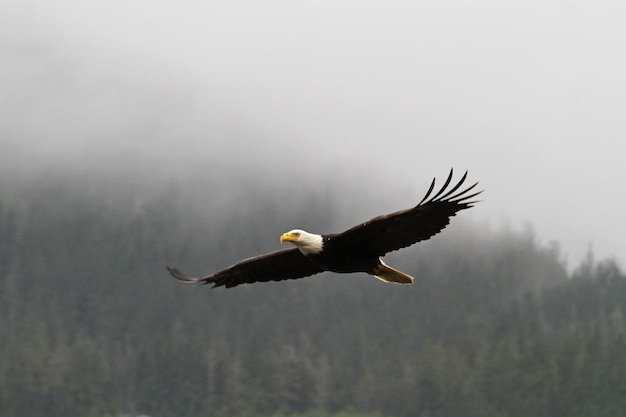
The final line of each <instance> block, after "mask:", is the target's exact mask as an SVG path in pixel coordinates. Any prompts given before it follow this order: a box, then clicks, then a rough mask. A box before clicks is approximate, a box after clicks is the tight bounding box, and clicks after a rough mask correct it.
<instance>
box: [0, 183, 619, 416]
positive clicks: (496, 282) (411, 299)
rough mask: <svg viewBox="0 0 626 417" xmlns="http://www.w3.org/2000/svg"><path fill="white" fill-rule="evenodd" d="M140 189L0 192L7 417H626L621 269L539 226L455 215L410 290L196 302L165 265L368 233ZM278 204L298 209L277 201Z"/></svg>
mask: <svg viewBox="0 0 626 417" xmlns="http://www.w3.org/2000/svg"><path fill="white" fill-rule="evenodd" d="M258 181H261V180H258ZM337 187H339V186H337ZM146 188H149V189H150V190H149V191H146V189H145V188H144V187H143V186H141V184H135V183H131V184H129V183H122V182H120V181H104V180H95V179H88V180H85V179H84V178H80V176H65V175H56V174H54V173H51V174H50V175H48V174H42V175H40V176H34V177H33V178H26V179H24V178H22V179H21V180H20V181H17V180H16V181H15V182H11V181H7V180H5V181H3V182H2V183H1V186H0V259H1V262H0V265H2V271H1V273H0V329H1V331H2V337H1V338H0V357H2V361H1V362H0V414H1V415H2V416H4V417H29V416H33V417H34V416H43V415H48V416H76V417H105V416H108V417H117V416H121V415H126V416H131V415H132V416H136V415H146V416H151V417H166V416H168V417H169V416H172V417H174V416H176V417H192V416H216V417H222V416H223V417H226V416H242V417H246V416H250V417H252V416H260V417H264V416H267V417H279V416H280V417H326V416H333V417H354V416H366V417H409V416H411V417H414V416H419V417H447V416H449V417H508V416H510V417H519V416H535V417H548V416H549V417H558V416H563V417H575V416H581V417H593V416H613V417H617V416H625V415H626V322H625V318H624V312H625V311H626V275H625V273H624V272H623V271H622V270H621V269H620V267H619V265H618V264H617V263H616V262H614V261H613V260H611V259H601V260H596V259H594V256H593V253H591V252H590V253H589V255H588V257H587V259H586V260H584V261H583V262H581V263H580V264H579V265H574V266H571V267H568V266H567V265H566V262H565V261H564V260H563V259H562V254H561V253H560V250H559V246H558V244H557V243H549V244H546V243H543V242H541V241H539V240H538V239H537V238H536V237H535V236H534V234H533V232H532V230H530V229H529V230H525V231H514V230H510V229H508V228H506V227H501V228H500V227H499V228H494V227H492V226H488V225H483V224H480V223H479V222H472V221H469V220H467V219H466V218H465V217H464V216H465V214H464V213H461V214H460V215H459V216H457V217H456V218H454V219H453V221H452V223H451V225H450V226H449V227H448V229H446V230H445V231H444V233H442V234H441V235H437V236H436V237H435V238H433V239H432V240H431V241H429V242H426V243H424V244H420V245H418V246H414V247H411V248H408V249H405V250H403V251H401V252H398V253H394V254H391V255H390V256H389V258H390V263H391V264H392V265H394V266H396V267H398V268H399V269H401V270H403V271H406V272H408V273H411V275H414V276H415V277H416V282H415V283H414V284H413V285H412V286H401V285H391V284H384V283H381V282H380V281H378V280H376V279H373V278H371V277H369V276H366V275H362V274H354V275H334V274H323V275H319V276H316V277H311V278H307V279H303V280H296V281H287V282H278V283H262V284H255V285H243V286H239V287H236V288H233V289H223V288H219V289H210V288H209V287H193V286H191V287H190V286H184V285H179V284H178V283H177V282H175V281H174V280H173V279H171V278H170V277H169V275H168V274H167V271H166V270H165V268H164V267H165V265H174V266H178V267H180V268H181V269H183V270H185V271H188V272H190V273H194V274H202V273H208V272H211V271H213V270H216V269H219V268H221V267H225V266H228V265H230V264H232V263H234V262H235V261H237V260H239V259H241V258H244V257H248V256H253V255H255V254H258V253H262V252H267V251H271V250H276V249H278V248H279V246H278V237H279V235H280V233H282V232H283V231H285V230H289V229H291V228H293V227H303V228H306V229H309V230H312V231H319V232H329V231H333V229H334V228H335V227H337V224H343V225H345V226H350V225H351V223H356V222H358V221H362V220H365V219H364V218H361V217H359V215H360V213H353V212H351V210H352V208H353V207H352V206H350V204H349V203H346V204H345V205H343V206H342V205H341V204H340V203H338V202H337V201H340V199H337V198H334V197H335V196H336V195H335V194H334V193H335V191H333V189H326V188H323V187H317V188H312V189H311V190H308V191H304V190H302V189H301V187H299V186H298V187H297V186H294V187H293V188H291V189H289V190H285V189H284V188H282V187H272V186H271V185H268V184H263V185H262V186H261V184H259V183H255V184H250V183H245V182H243V181H240V182H236V183H234V184H233V183H231V184H229V185H228V187H227V186H226V185H222V184H221V183H220V182H219V181H217V180H212V181H208V182H207V184H206V185H205V186H204V187H193V186H189V187H182V186H180V185H178V183H177V182H175V181H173V182H171V183H168V184H166V185H164V186H163V187H162V188H161V187H160V186H157V185H153V186H151V187H146ZM229 189H230V190H232V189H237V190H238V191H237V192H236V193H234V194H233V193H232V192H230V193H227V190H229ZM361 191H362V193H361V194H360V196H361V198H365V197H366V196H367V191H366V190H365V189H364V188H363V189H362V190H361ZM286 192H290V198H292V199H296V200H300V201H301V204H298V205H294V206H285V205H279V204H278V203H277V201H280V200H281V196H284V195H285V193H286ZM357 192H358V190H357V191H355V194H356V193H357ZM417 197H418V196H415V199H417ZM412 199H413V198H411V200H412ZM472 210H479V206H477V207H476V208H475V209H472ZM339 213H341V214H339ZM338 216H341V217H342V219H346V220H345V221H346V223H343V220H341V221H339V220H337V217H338Z"/></svg>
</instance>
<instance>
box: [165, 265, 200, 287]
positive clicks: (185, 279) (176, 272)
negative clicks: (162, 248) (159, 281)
mask: <svg viewBox="0 0 626 417" xmlns="http://www.w3.org/2000/svg"><path fill="white" fill-rule="evenodd" d="M165 268H166V269H167V271H168V272H169V273H170V275H171V276H173V277H174V278H176V279H177V280H179V281H180V282H182V283H183V284H198V283H200V281H201V280H200V279H199V278H194V277H190V276H189V275H187V274H185V273H184V272H183V271H181V270H180V269H178V268H174V267H170V266H166V267H165Z"/></svg>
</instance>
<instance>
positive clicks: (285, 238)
mask: <svg viewBox="0 0 626 417" xmlns="http://www.w3.org/2000/svg"><path fill="white" fill-rule="evenodd" d="M295 240H298V239H297V238H296V237H295V236H294V235H293V233H283V234H282V235H280V243H284V242H293V241H295Z"/></svg>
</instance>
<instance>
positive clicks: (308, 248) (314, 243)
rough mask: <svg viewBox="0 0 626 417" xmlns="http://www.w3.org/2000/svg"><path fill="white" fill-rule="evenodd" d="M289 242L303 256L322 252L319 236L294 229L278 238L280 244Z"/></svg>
mask: <svg viewBox="0 0 626 417" xmlns="http://www.w3.org/2000/svg"><path fill="white" fill-rule="evenodd" d="M285 242H291V243H293V244H294V245H296V246H297V247H298V249H300V251H301V252H302V253H303V254H305V255H308V254H314V253H319V252H321V251H322V246H323V239H322V236H321V235H316V234H314V233H309V232H305V231H304V230H300V229H294V230H290V231H288V232H286V233H283V234H282V235H281V236H280V243H285Z"/></svg>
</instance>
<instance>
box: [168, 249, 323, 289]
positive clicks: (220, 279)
mask: <svg viewBox="0 0 626 417" xmlns="http://www.w3.org/2000/svg"><path fill="white" fill-rule="evenodd" d="M166 268H167V270H168V271H169V272H170V274H171V275H172V276H173V277H174V278H176V279H178V280H180V281H183V282H184V283H187V284H213V287H221V286H224V287H226V288H230V287H235V286H237V285H239V284H250V283H253V282H267V281H282V280H286V279H297V278H304V277H308V276H310V275H314V274H317V273H319V272H322V269H321V268H320V267H318V266H317V265H315V264H314V263H313V262H311V261H310V260H309V259H307V257H306V256H304V255H303V254H302V252H300V249H298V248H294V249H287V250H282V251H277V252H273V253H268V254H267V255H261V256H257V257H254V258H249V259H245V260H243V261H241V262H238V263H236V264H235V265H233V266H231V267H228V268H226V269H223V270H221V271H218V272H215V273H213V274H211V275H207V276H206V277H202V278H193V277H190V276H188V275H186V274H185V273H183V272H182V271H180V270H179V269H177V268H171V267H169V266H168V267H166Z"/></svg>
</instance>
